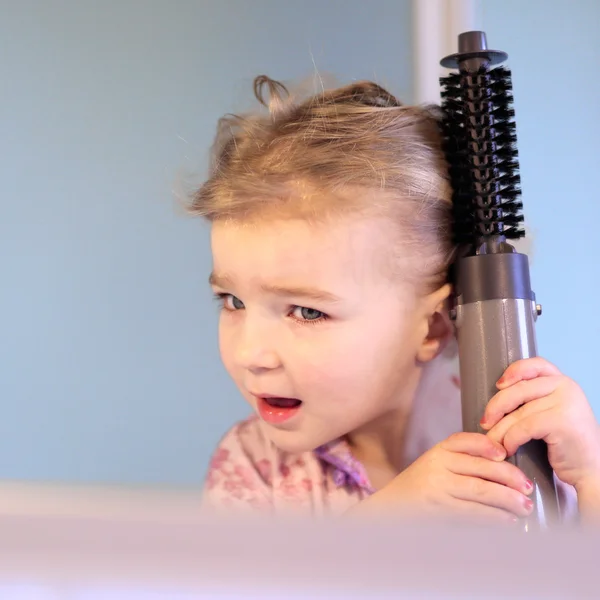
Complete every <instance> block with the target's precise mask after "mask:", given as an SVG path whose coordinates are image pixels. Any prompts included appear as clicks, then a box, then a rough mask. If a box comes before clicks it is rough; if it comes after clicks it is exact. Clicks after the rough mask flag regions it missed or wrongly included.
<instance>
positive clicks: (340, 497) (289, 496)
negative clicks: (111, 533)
mask: <svg viewBox="0 0 600 600" xmlns="http://www.w3.org/2000/svg"><path fill="white" fill-rule="evenodd" d="M446 364H447V369H443V370H441V371H440V375H439V377H441V380H440V379H438V380H436V381H434V382H432V384H431V388H430V389H431V393H430V394H429V397H428V396H427V395H426V396H425V400H422V401H421V403H420V404H419V405H417V406H414V407H413V414H412V416H411V423H410V427H409V431H408V434H407V435H408V443H407V447H406V448H407V454H408V456H407V460H408V463H407V464H409V463H410V462H412V461H413V460H415V459H416V458H418V456H420V455H421V454H422V453H423V452H425V451H427V450H428V449H429V448H431V447H432V446H434V445H435V444H437V443H438V442H440V441H442V440H443V439H445V438H447V437H448V436H449V435H450V434H452V433H453V432H455V431H460V430H461V410H460V389H459V388H460V381H459V379H458V372H457V371H458V364H457V361H455V360H448V361H446ZM557 484H558V487H559V495H560V502H561V509H562V513H563V518H567V519H569V520H570V519H571V518H573V517H575V515H576V514H577V499H576V495H575V492H574V490H573V488H571V487H570V486H566V485H565V484H563V483H562V482H559V481H558V480H557ZM374 491H375V490H374V489H373V487H372V486H371V484H370V482H369V478H368V476H367V473H366V471H365V469H364V467H363V465H362V464H361V463H360V462H359V461H358V460H357V459H356V458H355V457H354V456H353V455H352V452H351V449H350V446H349V444H348V443H347V442H346V441H345V440H344V439H339V440H335V441H332V442H330V443H328V444H325V445H323V446H321V447H320V448H317V449H316V450H314V451H312V452H304V453H301V454H290V453H286V452H283V451H281V450H279V449H278V448H277V447H276V446H275V445H274V444H272V443H271V442H270V440H269V439H268V438H267V436H266V435H265V434H264V432H263V429H262V425H261V422H260V420H259V419H258V418H257V417H254V416H253V417H250V418H249V419H247V420H245V421H242V422H240V423H238V424H236V425H235V426H234V427H233V428H232V429H231V430H230V431H229V432H228V433H227V434H226V435H225V436H224V437H223V439H222V440H221V442H220V443H219V445H218V447H217V449H216V451H215V453H214V455H213V457H212V460H211V462H210V466H209V469H208V475H207V479H206V483H205V487H204V494H203V502H204V506H205V507H208V508H210V509H213V510H217V511H226V512H228V513H230V512H232V511H233V512H240V511H241V512H259V513H263V514H264V513H266V514H282V513H293V514H299V515H311V516H315V517H320V516H330V515H339V514H342V513H343V512H345V511H346V510H348V509H350V508H351V507H352V506H354V505H356V504H357V503H358V502H360V501H361V500H363V499H364V498H366V497H367V496H369V495H370V494H372V493H374Z"/></svg>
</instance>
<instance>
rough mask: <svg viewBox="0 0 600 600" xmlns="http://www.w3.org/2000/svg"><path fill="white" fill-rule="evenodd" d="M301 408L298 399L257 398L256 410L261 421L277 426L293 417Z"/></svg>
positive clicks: (300, 402)
mask: <svg viewBox="0 0 600 600" xmlns="http://www.w3.org/2000/svg"><path fill="white" fill-rule="evenodd" d="M301 406H302V400H298V398H279V397H272V396H270V397H264V396H257V409H258V414H259V415H260V417H261V419H262V420H263V421H266V422H267V423H270V424H272V425H279V424H281V423H284V422H285V421H288V420H289V419H291V418H292V417H294V416H295V415H296V414H297V413H298V412H299V411H300V408H301Z"/></svg>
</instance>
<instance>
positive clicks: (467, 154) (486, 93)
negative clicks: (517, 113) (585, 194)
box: [440, 67, 525, 245]
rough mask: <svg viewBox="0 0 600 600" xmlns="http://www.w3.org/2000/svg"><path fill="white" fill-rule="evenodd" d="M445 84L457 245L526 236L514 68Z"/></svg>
mask: <svg viewBox="0 0 600 600" xmlns="http://www.w3.org/2000/svg"><path fill="white" fill-rule="evenodd" d="M440 83H441V84H442V109H443V112H444V118H443V122H442V131H443V136H444V149H445V153H446V158H447V161H448V166H449V175H450V180H451V184H452V188H453V198H452V203H453V211H454V233H455V241H456V243H457V244H460V245H473V244H478V243H481V242H482V241H485V240H487V239H490V238H491V237H494V236H504V237H505V238H506V239H518V238H521V237H523V236H524V235H525V232H524V230H523V228H522V222H523V216H522V215H521V212H520V211H521V209H522V204H521V202H520V200H519V198H520V194H521V190H520V187H519V185H520V177H519V173H518V171H519V163H518V154H517V148H516V141H517V136H516V127H515V123H514V121H513V118H514V110H513V108H512V101H513V97H512V92H511V90H512V82H511V73H510V71H509V70H508V69H506V68H505V67H497V68H495V69H490V70H488V69H486V68H484V67H482V68H481V69H480V70H479V71H478V72H476V73H462V72H461V73H453V74H451V75H449V76H447V77H443V78H441V79H440Z"/></svg>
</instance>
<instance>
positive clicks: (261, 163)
mask: <svg viewBox="0 0 600 600" xmlns="http://www.w3.org/2000/svg"><path fill="white" fill-rule="evenodd" d="M254 95H255V97H256V99H257V100H258V102H259V103H260V104H261V105H262V106H263V107H265V108H267V110H268V113H267V115H265V114H264V113H261V112H257V113H256V114H246V115H226V116H224V117H223V118H222V119H220V121H219V124H218V128H217V136H216V139H215V142H214V144H213V147H212V157H211V170H210V174H209V178H208V180H207V181H206V182H205V183H204V184H203V185H202V186H201V187H200V189H198V190H197V191H196V192H195V194H194V196H193V198H192V202H191V206H190V209H189V211H190V212H191V213H192V214H193V215H198V216H202V217H204V218H206V219H208V220H209V221H211V222H212V221H217V220H222V219H228V220H249V219H260V218H274V217H279V218H285V217H288V218H289V217H299V218H307V219H312V220H319V221H326V220H327V219H328V218H331V217H336V216H342V215H346V214H359V215H362V216H365V217H367V216H375V217H379V216H381V217H388V218H389V219H391V222H392V223H393V224H394V226H396V227H397V230H398V244H396V247H395V248H394V249H390V252H395V253H396V254H397V256H398V258H399V259H400V258H402V259H403V260H402V262H403V263H404V264H406V263H407V261H409V262H410V264H414V265H415V277H416V279H418V280H419V281H421V282H422V284H423V286H425V287H426V288H428V289H429V288H435V286H439V285H442V284H443V283H444V282H445V281H446V278H447V268H448V265H449V264H450V262H451V261H452V258H453V252H454V246H453V243H452V234H451V232H452V213H451V193H452V192H451V189H450V183H449V180H448V175H447V173H448V167H447V163H446V160H445V156H444V153H443V149H442V138H441V133H440V122H441V114H440V111H439V108H438V107H434V106H405V105H403V104H402V103H401V102H400V101H399V100H398V99H397V98H396V97H395V96H394V95H393V94H391V93H390V92H388V91H387V90H385V89H384V88H382V87H381V86H379V85H378V84H376V83H373V82H370V81H359V82H355V83H352V84H350V85H347V86H343V87H338V88H335V89H330V90H323V91H322V92H319V93H317V94H314V95H312V96H309V97H308V98H305V99H299V98H295V97H294V96H292V95H291V94H290V93H289V91H288V88H287V87H286V86H285V85H284V84H283V83H280V82H278V81H275V80H273V79H270V78H269V77H267V76H266V75H261V76H259V77H257V78H256V79H255V80H254ZM404 275H405V274H403V276H404Z"/></svg>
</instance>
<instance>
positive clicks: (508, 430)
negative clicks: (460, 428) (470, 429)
mask: <svg viewBox="0 0 600 600" xmlns="http://www.w3.org/2000/svg"><path fill="white" fill-rule="evenodd" d="M497 387H498V389H499V390H500V391H499V392H498V393H497V394H496V395H495V396H494V397H493V398H492V399H491V400H490V402H489V404H488V406H487V408H486V410H485V414H484V417H483V419H482V422H481V426H482V428H484V429H487V430H488V432H487V435H488V437H489V438H490V439H492V440H494V441H495V442H498V443H500V444H502V445H503V446H504V447H505V448H506V451H507V454H508V456H512V455H513V454H514V453H515V452H516V451H517V448H519V446H522V445H523V444H525V443H526V442H529V441H530V440H533V439H541V440H544V441H545V442H546V443H547V444H548V459H549V461H550V465H551V466H552V468H553V469H554V472H555V473H556V475H557V476H558V478H559V479H560V480H562V481H564V482H565V483H568V484H570V485H572V486H574V487H575V488H576V489H577V491H578V492H579V491H580V490H581V488H582V487H586V486H588V484H589V486H588V487H590V488H592V489H597V488H598V486H599V484H600V431H599V428H598V424H597V422H596V419H595V418H594V413H593V412H592V409H591V407H590V405H589V404H588V401H587V399H586V397H585V395H584V394H583V391H582V390H581V388H580V387H579V386H578V385H577V384H576V383H575V382H574V381H572V380H571V379H569V378H568V377H565V376H564V375H561V373H560V371H559V370H558V369H557V368H556V367H555V366H553V365H551V364H550V363H549V362H547V361H545V360H544V359H542V358H529V359H525V360H520V361H517V362H515V363H513V364H511V365H510V366H509V367H508V369H506V371H505V373H504V375H503V376H502V377H501V378H500V380H499V381H498V383H497Z"/></svg>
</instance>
